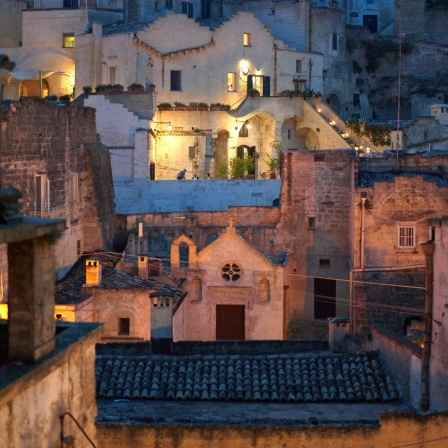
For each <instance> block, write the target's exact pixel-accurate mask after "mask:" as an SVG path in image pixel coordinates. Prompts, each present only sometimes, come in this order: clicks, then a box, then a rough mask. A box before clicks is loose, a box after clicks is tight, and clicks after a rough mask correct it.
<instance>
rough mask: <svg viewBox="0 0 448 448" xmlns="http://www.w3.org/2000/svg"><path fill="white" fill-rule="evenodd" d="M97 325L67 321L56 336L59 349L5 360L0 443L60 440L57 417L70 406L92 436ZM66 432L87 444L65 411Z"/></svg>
mask: <svg viewBox="0 0 448 448" xmlns="http://www.w3.org/2000/svg"><path fill="white" fill-rule="evenodd" d="M98 327H99V325H98V324H75V325H73V326H71V327H70V326H68V325H65V328H64V331H63V332H62V333H63V334H60V335H59V336H56V340H57V342H56V343H57V351H56V352H53V353H52V354H50V355H49V356H47V357H46V358H45V362H43V363H38V364H34V365H31V366H30V365H28V366H24V365H23V364H21V365H20V366H19V367H18V366H12V365H11V366H8V375H2V377H1V382H0V431H1V433H2V445H3V446H8V447H19V446H35V447H38V446H41V447H43V446H60V444H61V440H60V434H61V426H60V417H61V415H62V414H63V413H64V412H70V413H71V414H72V415H73V416H74V417H75V418H76V419H77V420H78V422H79V423H80V425H81V426H82V428H83V429H84V430H85V431H86V433H87V434H88V435H89V437H90V438H91V439H92V440H94V441H96V428H95V419H96V414H97V408H96V401H95V343H96V341H97V340H98V338H99V335H100V333H101V328H98ZM59 331H61V327H59ZM3 368H5V367H3ZM11 379H14V380H11ZM68 435H71V436H74V438H75V446H76V447H80V448H87V447H89V446H91V445H90V443H89V442H88V440H87V439H86V438H85V437H84V436H83V435H82V434H81V432H80V431H79V428H78V427H77V426H76V425H75V423H74V422H73V421H72V420H71V419H70V418H69V417H66V418H65V419H64V436H68Z"/></svg>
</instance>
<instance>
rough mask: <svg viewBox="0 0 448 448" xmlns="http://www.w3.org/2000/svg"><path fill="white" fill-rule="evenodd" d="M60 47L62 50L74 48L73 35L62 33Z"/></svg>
mask: <svg viewBox="0 0 448 448" xmlns="http://www.w3.org/2000/svg"><path fill="white" fill-rule="evenodd" d="M62 46H63V47H64V48H75V33H64V34H63V35H62Z"/></svg>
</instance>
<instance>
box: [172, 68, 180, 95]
mask: <svg viewBox="0 0 448 448" xmlns="http://www.w3.org/2000/svg"><path fill="white" fill-rule="evenodd" d="M180 75H181V71H180V70H171V91H174V92H180V91H181V90H182V89H181V82H180V81H181V76H180Z"/></svg>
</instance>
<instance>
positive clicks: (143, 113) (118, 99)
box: [104, 92, 154, 120]
mask: <svg viewBox="0 0 448 448" xmlns="http://www.w3.org/2000/svg"><path fill="white" fill-rule="evenodd" d="M104 96H105V98H106V99H107V100H109V101H110V102H111V103H115V104H121V105H123V106H124V107H125V108H126V109H128V110H129V111H131V112H132V113H133V114H135V115H136V116H137V117H138V118H139V119H141V120H150V119H152V117H153V116H154V94H153V93H152V92H142V93H128V92H123V93H106V94H105V95H104Z"/></svg>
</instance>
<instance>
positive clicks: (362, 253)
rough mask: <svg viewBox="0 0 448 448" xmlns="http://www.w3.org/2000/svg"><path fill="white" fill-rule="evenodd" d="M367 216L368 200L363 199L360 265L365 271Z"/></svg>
mask: <svg viewBox="0 0 448 448" xmlns="http://www.w3.org/2000/svg"><path fill="white" fill-rule="evenodd" d="M365 214H366V198H365V197H362V198H361V248H360V262H359V265H360V266H361V269H364V262H365V260H364V258H365V253H364V250H365V233H366V229H365V222H364V221H365Z"/></svg>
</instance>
